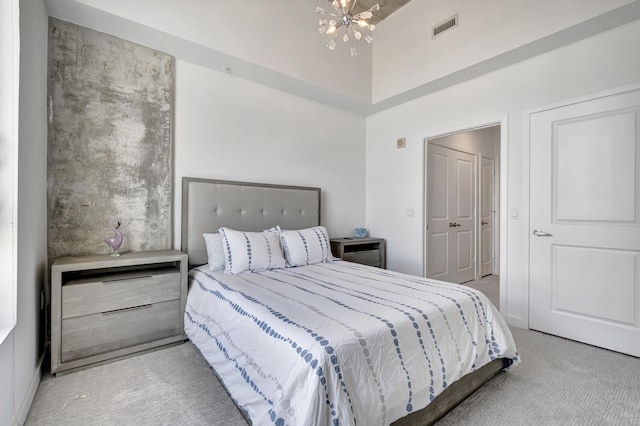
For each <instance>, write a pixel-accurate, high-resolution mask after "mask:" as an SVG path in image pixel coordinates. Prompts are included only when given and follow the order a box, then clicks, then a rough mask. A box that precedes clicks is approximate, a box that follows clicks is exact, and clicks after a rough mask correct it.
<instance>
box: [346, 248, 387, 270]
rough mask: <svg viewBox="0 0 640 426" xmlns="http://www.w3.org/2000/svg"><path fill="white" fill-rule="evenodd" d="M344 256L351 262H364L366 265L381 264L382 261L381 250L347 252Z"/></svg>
mask: <svg viewBox="0 0 640 426" xmlns="http://www.w3.org/2000/svg"><path fill="white" fill-rule="evenodd" d="M342 258H343V259H344V260H348V261H350V262H356V263H362V264H364V265H371V266H380V265H381V261H382V259H381V256H380V250H362V251H352V252H345V253H344V255H343V257H342Z"/></svg>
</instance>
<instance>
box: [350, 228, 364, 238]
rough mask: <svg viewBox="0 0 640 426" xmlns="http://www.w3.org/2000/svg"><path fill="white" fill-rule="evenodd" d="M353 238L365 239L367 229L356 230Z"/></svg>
mask: <svg viewBox="0 0 640 426" xmlns="http://www.w3.org/2000/svg"><path fill="white" fill-rule="evenodd" d="M353 236H354V238H366V237H367V228H356V229H355V231H354V233H353Z"/></svg>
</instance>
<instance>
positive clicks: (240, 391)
mask: <svg viewBox="0 0 640 426" xmlns="http://www.w3.org/2000/svg"><path fill="white" fill-rule="evenodd" d="M185 331H186V333H187V335H188V337H189V339H190V340H191V341H192V342H193V343H194V344H195V345H196V346H197V347H198V348H199V350H200V351H201V352H202V354H203V356H204V357H205V358H206V359H207V361H208V362H209V364H210V365H211V366H212V367H213V368H214V369H215V371H216V373H217V375H218V376H219V377H220V379H221V380H222V382H223V384H224V385H225V387H226V388H227V390H228V392H229V393H230V395H231V397H232V398H233V399H234V400H235V402H236V404H237V405H238V406H239V407H241V408H242V409H243V410H244V411H245V412H246V413H247V415H248V416H249V417H250V418H251V421H252V423H253V424H254V425H271V424H275V425H356V424H360V425H378V424H379V425H387V424H390V423H391V422H393V421H395V420H397V419H399V418H401V417H404V416H406V415H408V414H409V413H411V412H414V411H417V410H419V409H422V408H424V407H425V406H427V405H428V404H429V403H430V402H431V401H432V400H433V399H434V398H435V397H436V396H437V395H439V394H440V393H441V392H442V391H444V390H445V389H446V388H447V387H448V386H449V385H450V384H451V383H453V382H455V381H456V380H458V379H459V378H461V377H462V376H464V375H465V374H468V373H470V372H472V371H475V370H477V369H479V368H480V367H482V366H483V365H485V364H487V363H489V362H491V361H492V360H494V359H496V358H504V359H506V360H508V361H509V362H511V363H518V362H519V357H518V352H517V349H516V346H515V343H514V341H513V338H512V336H511V333H510V331H509V329H508V327H507V325H506V323H505V322H504V320H503V318H502V316H501V315H500V313H499V312H498V310H497V309H496V308H495V307H494V306H493V305H492V304H491V302H490V301H489V300H488V299H487V298H486V297H485V296H484V295H483V294H482V293H480V292H478V291H476V290H474V289H472V288H469V287H466V286H464V285H455V284H448V283H444V282H441V281H435V280H430V279H425V278H421V277H415V276H411V275H406V274H401V273H396V272H392V271H387V270H383V269H379V268H373V267H369V266H365V265H359V264H355V263H351V262H345V261H335V262H330V263H320V264H315V265H308V266H301V267H295V268H287V269H277V270H271V271H265V272H251V273H242V274H237V275H227V274H224V273H223V272H221V271H218V272H211V271H209V270H208V267H207V266H206V265H203V266H201V267H198V268H194V269H193V270H191V272H190V289H189V294H188V297H187V307H186V312H185Z"/></svg>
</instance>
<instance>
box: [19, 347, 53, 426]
mask: <svg viewBox="0 0 640 426" xmlns="http://www.w3.org/2000/svg"><path fill="white" fill-rule="evenodd" d="M46 354H47V351H46V350H44V351H43V354H42V355H40V358H39V359H38V363H37V364H36V369H35V371H34V372H33V376H32V377H31V380H30V381H29V387H28V388H27V392H25V394H24V396H23V398H22V401H20V407H19V408H18V411H17V412H16V418H15V423H16V424H18V425H24V423H25V422H26V421H27V416H28V415H29V410H30V409H31V404H32V403H33V399H34V398H35V396H36V392H37V391H38V386H39V385H40V379H42V363H43V362H44V358H45V356H46Z"/></svg>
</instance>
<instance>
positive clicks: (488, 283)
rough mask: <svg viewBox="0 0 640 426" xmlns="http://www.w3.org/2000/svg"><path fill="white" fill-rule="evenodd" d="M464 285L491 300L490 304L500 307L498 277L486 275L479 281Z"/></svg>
mask: <svg viewBox="0 0 640 426" xmlns="http://www.w3.org/2000/svg"><path fill="white" fill-rule="evenodd" d="M464 285H467V286H469V287H473V288H475V289H476V290H480V291H481V292H483V293H484V295H485V296H487V297H488V298H489V300H491V303H493V304H494V305H495V306H496V307H499V306H500V278H499V277H498V275H487V276H486V277H484V278H481V279H479V280H476V281H469V282H466V283H464Z"/></svg>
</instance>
